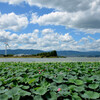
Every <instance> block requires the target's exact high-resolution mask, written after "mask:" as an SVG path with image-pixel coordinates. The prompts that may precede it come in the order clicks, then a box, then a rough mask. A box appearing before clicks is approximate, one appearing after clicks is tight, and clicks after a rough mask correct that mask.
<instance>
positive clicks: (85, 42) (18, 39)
mask: <svg viewBox="0 0 100 100" xmlns="http://www.w3.org/2000/svg"><path fill="white" fill-rule="evenodd" d="M50 32H51V33H50ZM48 33H49V34H48ZM39 34H41V37H40V35H39ZM4 42H8V44H9V45H10V49H38V50H76V51H99V50H100V39H97V40H95V39H94V38H92V37H90V36H87V37H83V38H81V39H80V40H79V41H75V40H74V38H73V37H72V36H71V35H70V34H69V33H66V34H58V33H57V32H54V30H52V29H44V30H42V31H39V30H38V29H36V30H34V31H33V32H32V33H24V34H19V35H17V34H16V33H11V32H6V31H0V49H4Z"/></svg>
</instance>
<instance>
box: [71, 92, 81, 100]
mask: <svg viewBox="0 0 100 100" xmlns="http://www.w3.org/2000/svg"><path fill="white" fill-rule="evenodd" d="M72 100H82V99H81V98H80V97H79V96H78V94H77V93H73V94H72Z"/></svg>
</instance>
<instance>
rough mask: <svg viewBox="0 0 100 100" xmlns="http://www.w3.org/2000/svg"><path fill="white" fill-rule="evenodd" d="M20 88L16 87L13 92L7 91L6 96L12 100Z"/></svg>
mask: <svg viewBox="0 0 100 100" xmlns="http://www.w3.org/2000/svg"><path fill="white" fill-rule="evenodd" d="M19 90H20V88H18V87H14V88H12V89H11V90H9V91H7V92H6V93H5V94H6V95H8V97H9V98H12V97H13V96H14V95H17V94H18V92H19Z"/></svg>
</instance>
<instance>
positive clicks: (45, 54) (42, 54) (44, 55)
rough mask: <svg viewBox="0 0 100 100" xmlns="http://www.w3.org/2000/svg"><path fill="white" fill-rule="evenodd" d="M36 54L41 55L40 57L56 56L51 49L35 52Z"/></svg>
mask: <svg viewBox="0 0 100 100" xmlns="http://www.w3.org/2000/svg"><path fill="white" fill-rule="evenodd" d="M37 56H41V57H57V52H56V51H55V50H54V51H51V52H43V53H39V54H37Z"/></svg>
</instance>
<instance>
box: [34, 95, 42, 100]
mask: <svg viewBox="0 0 100 100" xmlns="http://www.w3.org/2000/svg"><path fill="white" fill-rule="evenodd" d="M34 100H43V99H42V97H41V96H40V95H36V96H35V97H34Z"/></svg>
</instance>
